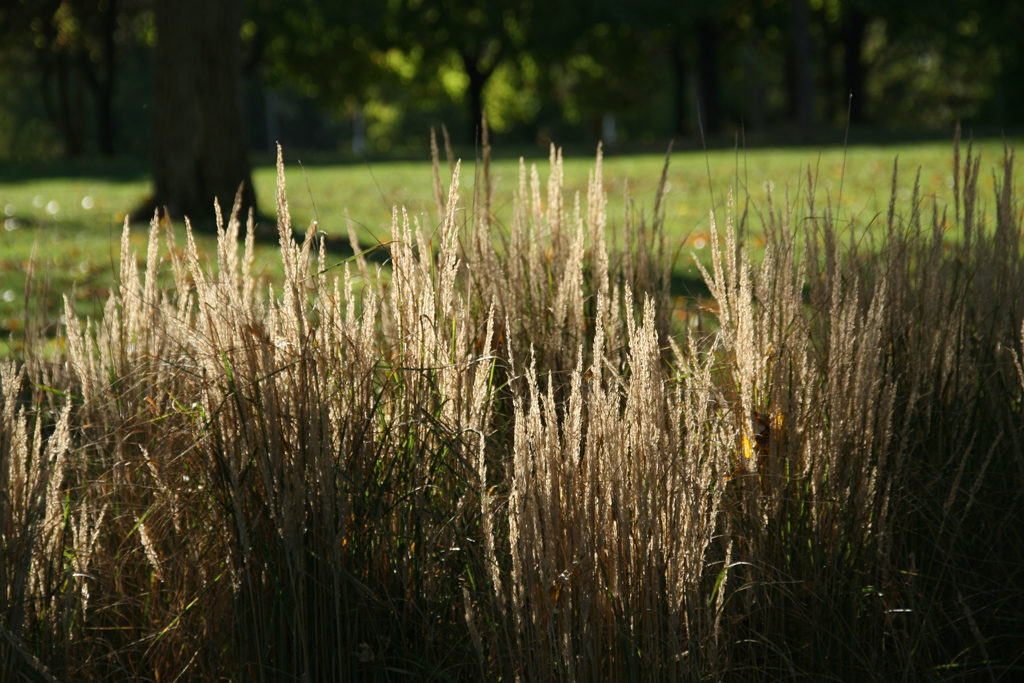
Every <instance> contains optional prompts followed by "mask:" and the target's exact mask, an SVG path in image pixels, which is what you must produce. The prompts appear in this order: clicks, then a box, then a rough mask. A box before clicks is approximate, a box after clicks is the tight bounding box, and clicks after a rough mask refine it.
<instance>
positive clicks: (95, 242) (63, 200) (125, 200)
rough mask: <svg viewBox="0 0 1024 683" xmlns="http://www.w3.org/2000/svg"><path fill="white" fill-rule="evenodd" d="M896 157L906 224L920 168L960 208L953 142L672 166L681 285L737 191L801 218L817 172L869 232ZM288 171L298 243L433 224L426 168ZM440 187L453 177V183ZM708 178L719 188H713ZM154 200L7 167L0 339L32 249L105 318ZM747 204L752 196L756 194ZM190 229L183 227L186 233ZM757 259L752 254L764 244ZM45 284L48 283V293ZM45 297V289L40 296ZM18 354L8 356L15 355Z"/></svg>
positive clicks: (267, 194)
mask: <svg viewBox="0 0 1024 683" xmlns="http://www.w3.org/2000/svg"><path fill="white" fill-rule="evenodd" d="M976 149H980V150H981V151H982V155H983V162H982V163H983V167H985V168H987V167H988V166H990V165H991V164H994V163H995V162H996V160H997V159H998V158H999V157H1000V156H1001V153H1002V142H1001V141H998V140H984V141H981V142H980V143H978V144H977V145H976ZM897 156H898V157H899V164H900V169H901V174H900V177H899V181H898V189H897V198H898V201H899V203H900V206H898V210H899V211H900V212H901V213H902V212H904V211H906V209H907V205H908V204H909V201H910V198H911V192H912V188H913V185H914V181H915V175H916V172H917V170H918V169H919V168H922V169H926V170H925V171H923V172H922V174H921V179H920V182H921V192H922V196H924V197H926V198H927V197H931V196H935V197H938V198H939V200H940V203H943V204H945V203H948V202H949V201H950V200H951V198H952V189H951V188H952V163H953V162H952V153H951V148H950V145H949V144H946V143H915V144H909V145H904V146H851V147H850V148H849V149H848V151H847V153H846V155H845V174H844V152H843V148H842V147H841V146H838V147H828V148H824V149H813V148H792V149H771V148H768V149H756V150H751V151H747V152H742V151H741V152H736V151H733V150H716V151H711V152H709V153H708V154H707V155H705V154H704V153H702V152H686V153H676V154H673V155H672V159H671V164H670V167H669V173H668V186H667V188H666V201H667V210H666V224H665V229H666V231H667V234H668V236H669V239H670V241H671V242H672V244H671V247H672V249H673V250H674V251H675V252H677V253H681V254H682V256H681V258H679V259H678V260H677V261H676V266H675V270H676V274H677V275H678V276H681V277H683V278H686V280H687V281H690V282H692V281H696V280H697V279H698V273H697V272H696V269H695V268H694V267H693V261H692V259H691V258H690V257H689V256H688V252H689V251H690V250H693V251H695V252H696V253H697V254H698V255H700V254H703V256H702V259H703V260H704V262H705V263H708V262H709V261H708V257H707V253H706V252H707V245H708V243H709V239H708V234H707V230H708V211H709V209H710V208H711V207H712V206H714V207H716V208H721V207H722V206H723V204H724V203H725V197H726V195H727V193H728V191H729V189H730V188H733V191H734V192H735V194H736V195H737V197H749V200H750V207H751V209H753V210H758V209H763V206H764V198H765V189H766V188H767V187H774V188H775V196H776V201H779V200H780V199H781V198H783V197H784V195H783V194H782V191H783V190H785V189H786V188H787V186H788V190H789V193H790V197H791V199H792V200H793V202H794V204H795V205H796V206H798V207H799V206H801V205H802V203H803V202H802V195H803V194H804V193H805V191H806V186H807V183H806V174H807V173H808V170H810V172H811V173H812V175H813V176H814V177H815V178H816V179H817V186H818V188H819V190H818V192H819V197H818V200H819V206H821V205H822V203H823V201H824V200H825V198H826V196H828V197H831V199H832V201H833V202H838V201H839V192H840V186H842V187H841V189H842V200H841V201H842V214H841V216H840V218H841V220H840V227H842V226H843V225H848V224H849V222H848V221H852V222H853V223H854V224H856V225H859V226H860V227H859V228H858V229H864V227H865V226H869V225H872V224H875V225H877V224H878V223H877V221H876V220H875V219H876V218H877V217H878V216H879V215H880V214H882V213H884V212H885V211H886V210H887V205H888V197H889V190H890V187H891V181H892V170H893V162H894V160H895V159H896V157H897ZM285 159H286V163H287V164H288V165H289V173H288V179H287V183H288V196H289V201H290V206H291V212H292V216H293V224H294V225H295V226H297V227H298V228H299V229H300V230H301V229H303V228H304V227H305V226H307V225H308V224H309V222H310V221H311V220H313V218H314V217H315V216H317V217H318V218H319V224H320V227H321V229H322V230H324V231H325V232H327V233H328V234H329V235H331V236H337V237H344V236H345V235H346V227H345V221H344V213H345V210H346V209H347V210H348V211H349V213H350V215H351V217H352V219H353V221H354V222H355V224H356V225H357V226H358V227H357V229H358V233H359V239H360V241H361V242H364V243H365V244H373V243H375V242H377V241H380V242H386V241H388V240H389V239H390V238H391V235H390V230H391V208H392V207H393V206H395V205H398V206H405V207H406V208H408V210H409V211H410V213H412V214H414V215H416V214H420V215H422V214H426V218H425V221H426V222H427V223H428V224H431V225H434V224H436V215H435V211H434V208H433V195H432V192H431V173H430V163H429V162H387V163H374V164H354V165H334V164H331V163H328V162H325V161H323V160H322V159H316V160H315V161H314V162H313V163H309V164H303V165H302V166H300V164H299V162H301V161H302V158H301V155H300V156H299V157H298V158H295V157H294V156H292V155H289V154H288V152H287V150H286V151H285ZM527 163H528V164H532V163H536V164H537V165H538V170H539V172H540V175H541V182H542V186H543V184H544V183H545V182H546V180H547V176H548V163H547V159H546V158H540V157H539V158H536V159H530V160H527ZM592 164H593V158H592V157H589V156H588V157H575V158H569V159H566V160H565V179H564V187H565V193H566V199H565V201H566V204H567V206H570V207H571V205H572V196H573V194H574V193H575V192H581V193H582V194H583V195H584V196H585V193H586V182H587V172H588V170H589V169H590V168H591V167H592ZM663 164H664V156H663V155H658V154H651V155H636V156H621V157H616V156H610V157H608V158H606V159H605V169H606V172H605V177H606V178H607V179H608V180H607V182H606V184H605V187H606V191H607V192H608V195H609V207H608V216H609V218H608V221H609V231H610V233H611V237H612V238H614V234H615V233H616V231H620V230H621V228H622V223H623V196H624V192H625V190H626V188H627V186H628V192H629V195H630V196H631V197H632V198H634V201H635V208H636V209H637V210H638V211H641V210H644V208H646V210H647V211H648V212H649V211H650V210H651V203H652V202H653V197H654V194H655V190H656V187H657V183H658V180H659V177H660V174H661V169H662V166H663ZM493 174H494V177H495V178H496V181H497V189H498V196H499V197H503V198H504V199H501V200H500V201H498V202H497V203H496V204H495V205H494V206H493V211H494V213H495V214H496V217H497V219H498V221H499V223H500V224H501V225H503V226H506V227H505V228H504V229H505V230H506V231H507V225H508V221H509V219H510V211H511V199H510V198H511V190H512V189H514V187H516V185H517V184H518V174H519V169H518V161H517V160H515V159H499V160H496V161H494V163H493ZM442 175H444V176H447V173H443V174H442ZM709 179H710V188H711V189H709ZM463 181H464V191H465V192H466V193H467V196H472V192H473V188H474V178H473V173H472V165H470V166H469V167H468V168H467V169H466V172H464V173H463ZM253 182H254V184H255V185H256V191H257V197H258V200H259V201H260V202H261V210H262V211H263V212H264V213H265V214H268V215H271V216H272V215H273V196H274V183H275V174H274V168H273V166H272V165H271V164H269V163H262V164H257V166H256V168H255V171H254V173H253ZM991 184H992V177H991V175H989V174H987V173H983V174H982V177H981V181H980V189H981V190H982V193H983V194H987V190H989V189H990V188H991ZM148 191H149V179H148V172H147V170H146V168H145V166H144V165H143V164H140V163H138V162H116V163H84V164H77V165H76V164H58V165H51V166H44V167H38V166H37V167H30V166H9V167H7V168H3V169H0V211H3V213H4V215H3V216H2V219H3V221H4V223H3V225H4V230H2V231H0V240H2V242H0V245H2V247H0V334H5V335H6V333H11V332H13V333H15V334H17V333H18V332H19V330H20V328H21V325H22V324H23V319H24V315H23V313H22V312H23V310H24V305H25V304H24V297H23V294H24V291H25V270H26V266H27V263H28V260H29V255H30V254H31V252H32V249H33V245H36V249H37V251H36V263H37V265H36V272H37V273H38V274H39V275H40V276H41V278H45V279H46V280H48V286H47V287H46V289H48V290H49V291H50V292H52V293H53V294H51V295H50V296H48V297H47V299H46V301H42V302H38V301H36V300H35V299H34V300H33V305H35V304H36V303H42V304H45V309H46V310H47V311H49V312H50V313H54V314H59V310H60V305H59V304H60V297H59V293H62V292H70V291H71V290H72V288H73V287H74V288H75V290H74V291H75V299H76V305H77V306H78V308H79V311H80V312H81V313H83V314H96V313H98V311H99V310H100V309H101V307H102V304H103V302H104V301H105V299H106V294H107V292H108V291H109V288H110V286H111V285H112V284H113V281H114V278H113V273H114V272H115V270H116V268H117V258H118V253H119V252H118V246H117V245H118V241H119V239H120V234H121V227H122V223H123V221H124V215H125V213H126V212H130V211H131V210H132V209H133V208H134V207H135V206H137V205H139V204H140V203H141V200H142V199H143V197H144V196H145V195H146V194H147V192H148ZM748 193H749V194H748ZM133 227H134V231H135V232H134V237H133V244H134V245H135V246H136V247H137V248H138V249H139V252H140V253H142V252H144V251H145V247H144V236H145V233H146V226H145V225H144V224H143V225H134V226H133ZM182 232H183V230H182V229H181V227H180V226H179V234H181V233H182ZM197 241H198V247H199V250H200V253H202V254H211V253H214V252H213V251H212V250H213V244H214V243H213V239H212V237H210V236H204V235H199V236H198V239H197ZM755 246H756V245H755ZM276 254H277V251H276V246H274V245H269V246H268V245H264V244H259V245H257V255H256V264H257V271H259V272H267V273H270V274H272V275H273V276H280V274H281V273H280V270H279V268H278V266H277V265H276V264H277V257H276ZM43 284H44V283H42V282H40V284H39V287H41V286H42V285H43ZM37 288H38V287H37ZM10 352H11V349H9V348H8V349H7V350H6V351H5V352H4V351H0V353H10Z"/></svg>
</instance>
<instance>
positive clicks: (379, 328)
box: [0, 140, 1024, 681]
mask: <svg viewBox="0 0 1024 683" xmlns="http://www.w3.org/2000/svg"><path fill="white" fill-rule="evenodd" d="M432 150H433V152H434V157H435V158H434V165H433V169H434V185H433V188H434V195H435V204H436V207H435V208H436V214H437V217H436V218H437V220H436V222H434V219H433V218H428V217H427V216H409V215H408V214H407V213H406V212H405V211H404V210H400V209H396V210H395V211H394V213H393V215H392V220H393V226H392V234H393V235H394V236H395V242H394V243H392V244H391V245H390V246H389V252H390V253H389V260H388V265H387V272H386V273H384V272H382V270H381V269H380V268H379V267H377V266H373V267H371V264H369V263H368V262H367V261H366V260H365V258H364V254H363V253H362V252H361V250H360V248H359V245H358V244H357V243H356V242H355V240H354V239H353V240H352V241H353V247H354V250H355V253H356V255H355V256H354V257H353V258H352V259H351V260H349V261H346V262H344V263H342V264H337V265H332V264H330V263H329V262H328V260H327V255H326V252H325V248H324V244H323V242H322V241H318V239H317V236H316V234H315V226H314V227H311V229H310V231H309V232H308V233H307V234H306V236H305V239H303V240H302V241H301V242H297V241H295V240H294V239H293V236H292V229H291V225H290V221H289V218H288V207H287V198H286V197H285V194H284V189H283V188H284V169H283V166H282V165H281V163H280V161H279V165H278V173H279V181H278V187H279V190H278V196H277V205H278V215H279V217H280V219H279V232H280V244H281V258H282V263H283V270H284V273H285V276H284V280H283V281H282V282H279V283H277V284H276V286H270V287H268V288H267V289H266V291H263V290H262V288H261V287H260V286H259V285H258V284H257V282H256V280H255V279H254V276H253V273H252V268H251V263H252V254H253V239H254V229H255V228H254V225H253V219H252V216H249V217H248V222H247V225H246V238H245V241H244V247H243V248H242V253H241V254H240V253H239V244H238V238H239V236H240V234H241V232H242V225H241V217H239V216H238V204H237V203H236V206H235V207H234V209H233V210H232V212H231V213H230V215H229V217H228V219H227V222H226V223H225V222H224V220H223V218H222V217H221V214H220V210H219V208H218V230H219V237H220V239H219V246H218V249H217V255H216V268H213V267H210V266H209V265H207V264H205V263H204V262H203V259H202V257H201V255H200V254H199V253H198V251H197V248H196V245H195V241H194V240H193V238H192V233H191V228H190V227H189V226H188V224H187V222H186V234H185V240H186V242H185V248H184V251H183V252H179V251H177V250H176V249H175V242H174V240H175V234H174V230H173V228H172V226H170V225H169V224H165V223H162V222H161V221H160V220H157V219H156V218H154V220H153V222H152V224H151V226H150V241H149V249H148V252H147V259H146V268H145V273H144V274H140V272H139V271H138V268H137V267H136V265H135V263H136V262H135V257H134V254H132V253H131V249H130V242H129V240H128V235H129V232H128V230H129V228H128V225H127V223H126V224H125V231H124V237H123V240H122V252H121V275H120V288H119V290H118V291H117V292H116V293H114V294H113V295H112V296H111V298H110V301H109V302H108V304H107V307H106V310H105V312H104V315H103V317H102V318H101V319H100V320H97V321H90V320H86V321H81V320H79V319H78V318H77V316H76V315H75V311H74V310H73V306H72V305H71V303H70V301H69V300H67V299H66V300H65V306H66V321H67V322H66V326H65V329H64V331H63V336H62V338H61V339H59V340H58V341H59V343H60V344H61V345H62V346H61V348H63V349H64V351H63V356H62V357H61V358H59V359H58V360H55V361H44V360H42V359H41V354H34V355H30V356H29V358H28V359H27V360H26V361H25V362H23V363H20V364H19V363H14V362H12V361H4V362H3V363H2V364H0V485H2V489H0V492H2V496H0V667H2V668H0V678H2V679H3V680H12V681H13V680H37V679H44V680H105V681H106V680H111V681H114V680H126V681H127V680H132V681H134V680H154V681H188V680H197V681H200V680H201V681H206V680H213V679H217V678H224V679H229V680H260V681H263V680H389V681H394V680H432V679H443V680H485V679H491V680H499V679H500V680H515V681H548V680H550V681H555V680H558V681H625V680H636V681H649V680H650V681H653V680H665V681H669V680H671V681H677V680H698V679H700V680H705V679H716V680H717V679H729V680H777V679H782V678H794V679H808V680H819V679H821V680H824V679H835V678H841V679H854V678H865V679H871V680H901V681H902V680H911V679H926V680H954V679H968V678H969V679H974V678H979V677H982V678H992V679H996V678H998V677H1000V676H1004V675H1007V674H1009V675H1011V676H1012V673H1011V672H1013V671H1019V670H1020V667H1021V661H1024V660H1022V657H1024V648H1022V646H1021V639H1020V637H1019V633H1020V628H1019V627H1020V623H1022V621H1021V620H1022V618H1024V599H1022V596H1024V590H1022V579H1024V577H1022V575H1021V569H1020V568H1021V567H1022V566H1024V557H1022V549H1024V538H1022V536H1024V532H1022V525H1021V524H1020V519H1021V518H1022V517H1021V515H1022V502H1024V501H1022V494H1024V448H1022V425H1024V419H1022V414H1021V411H1022V407H1021V406H1022V392H1024V370H1022V361H1021V353H1022V351H1024V347H1022V339H1021V337H1022V335H1024V327H1022V325H1024V322H1022V321H1024V300H1022V296H1024V273H1022V268H1021V259H1020V239H1021V211H1020V205H1019V203H1018V202H1017V199H1016V197H1015V194H1014V191H1015V190H1014V184H1013V183H1014V180H1013V166H1012V165H1013V156H1012V155H1011V154H1007V155H1006V158H1005V159H1004V161H1003V167H1002V172H1001V176H999V177H998V178H997V179H996V183H995V186H996V192H995V197H994V205H993V206H994V212H993V211H986V210H985V207H984V201H983V200H982V199H981V198H980V197H979V194H978V178H979V172H980V171H979V169H980V162H979V160H978V159H977V158H976V157H974V156H973V154H972V150H971V148H970V147H968V150H967V155H966V160H965V163H963V164H961V161H960V158H961V152H960V148H959V140H957V143H956V145H955V149H954V155H955V166H956V169H957V171H956V179H957V187H956V202H955V211H954V216H953V217H952V222H953V224H954V226H955V232H953V233H947V232H946V229H945V227H944V226H945V225H946V222H947V218H948V216H947V215H946V212H945V210H944V209H943V210H940V209H939V208H938V207H937V206H936V205H935V204H932V205H931V206H929V205H928V203H927V202H926V201H924V200H923V199H922V198H920V197H915V200H914V202H913V203H912V205H913V207H914V208H913V210H912V212H911V214H910V215H909V216H900V215H897V214H896V212H895V210H894V209H890V211H889V213H888V215H887V216H886V217H885V218H884V220H885V225H884V226H883V228H882V230H881V232H882V233H883V237H882V239H881V243H879V244H872V245H869V246H868V247H865V246H864V244H863V243H862V241H861V237H862V236H864V235H866V234H867V233H865V227H864V226H850V225H847V224H846V223H843V222H841V220H840V218H839V217H838V216H837V215H836V214H835V213H834V209H833V206H832V204H831V203H830V202H829V203H826V204H825V206H823V207H822V206H819V205H816V204H815V199H814V198H815V188H814V187H813V184H812V183H811V181H810V178H808V188H807V189H808V192H807V196H808V197H809V198H810V199H809V200H808V204H807V206H805V207H802V208H801V210H800V212H799V213H800V214H801V215H804V216H806V217H805V218H804V219H803V220H801V221H800V222H799V223H797V222H796V221H795V219H794V218H793V216H794V215H795V214H794V212H795V211H796V209H797V208H798V207H794V206H792V205H791V204H790V203H789V201H788V199H787V201H785V202H783V203H781V204H780V203H778V201H777V199H776V198H773V197H771V196H770V195H769V196H768V197H767V199H766V203H765V206H764V208H763V209H762V210H761V211H760V212H755V215H754V216H753V217H752V220H759V222H760V223H761V227H762V229H763V231H764V235H765V243H766V246H765V252H764V255H763V258H762V259H761V260H760V261H759V262H758V261H755V260H754V259H752V258H751V256H750V254H749V252H748V251H747V250H746V248H745V247H744V246H743V245H742V242H741V241H740V239H739V237H738V234H741V233H742V232H743V230H745V229H746V228H747V227H748V226H747V225H746V224H744V225H743V226H742V228H741V227H740V226H736V225H735V224H734V219H733V214H732V209H731V201H730V206H729V207H728V208H727V213H726V215H725V216H724V217H723V216H718V217H716V216H714V215H712V222H713V224H714V221H715V220H716V219H718V220H721V219H722V218H724V221H725V226H724V230H722V231H721V232H722V234H721V235H720V234H719V231H718V230H717V229H713V230H711V232H710V239H711V243H712V249H713V252H714V254H715V257H714V259H713V261H712V266H711V269H710V271H706V272H705V273H704V277H705V279H706V282H707V285H708V288H709V290H710V292H711V294H712V297H713V299H714V301H713V302H706V303H707V306H708V307H709V308H712V309H713V310H714V312H715V315H714V316H713V319H712V321H711V325H710V327H707V326H704V325H703V324H702V325H701V326H700V327H698V328H687V329H686V330H685V331H683V332H680V331H679V330H675V329H673V328H672V326H671V325H672V320H673V317H672V310H671V301H672V298H671V296H670V284H671V281H670V274H671V268H670V266H671V264H669V263H668V261H667V258H668V257H667V254H668V253H670V252H671V251H672V249H671V248H670V245H667V244H666V238H665V235H664V232H663V230H662V225H663V221H664V215H663V207H662V202H661V197H660V192H659V196H658V197H656V198H655V202H654V210H653V212H652V213H651V214H648V215H645V214H643V213H640V214H639V216H638V215H636V214H634V213H633V212H630V213H628V214H627V215H626V217H625V222H624V224H623V231H624V238H623V246H622V247H621V248H620V247H617V246H616V245H615V244H612V245H611V246H609V244H608V243H607V241H606V239H605V234H606V228H607V226H608V217H607V215H606V204H607V201H606V196H605V190H604V179H603V177H602V163H601V153H600V150H599V151H598V155H597V160H596V165H595V169H594V172H593V174H592V176H591V182H590V186H589V189H588V191H587V194H586V196H585V197H581V196H579V195H576V196H574V197H565V196H564V192H563V189H562V170H561V169H562V159H561V154H560V152H559V151H558V150H555V149H554V148H552V151H551V158H550V172H549V177H548V180H547V184H546V188H545V190H544V191H542V188H543V187H544V186H543V185H542V182H541V178H540V174H539V172H538V169H537V168H536V167H532V168H529V169H528V168H527V167H526V165H525V164H521V165H520V173H519V178H518V185H517V188H516V189H515V191H514V193H513V195H514V197H513V212H512V215H513V218H512V222H511V224H510V225H509V226H508V227H507V230H505V229H504V228H503V227H502V226H498V225H496V224H495V222H494V220H493V218H492V216H491V214H490V211H489V207H490V206H491V204H492V201H493V198H494V196H495V193H496V190H495V189H494V188H493V187H492V185H491V181H490V175H489V169H488V167H487V163H486V159H487V153H486V152H485V163H484V165H483V177H484V178H485V182H484V183H483V186H482V189H481V190H475V191H474V195H473V197H472V198H471V201H470V202H469V204H468V205H467V204H466V203H465V202H464V201H463V199H462V195H461V193H460V174H461V173H462V172H463V170H462V169H461V167H460V165H459V164H453V165H452V170H453V173H452V175H451V179H450V181H449V182H448V183H447V188H446V187H445V183H444V182H443V180H442V178H441V175H440V163H439V160H438V158H437V157H438V150H437V144H436V142H435V141H433V140H432ZM279 158H280V156H279ZM893 178H894V184H893V190H894V192H895V189H896V185H895V178H896V169H895V167H894V172H893ZM478 185H479V183H478ZM481 192H482V195H481ZM628 204H629V203H628V202H627V205H628ZM893 206H894V204H893ZM744 220H746V214H744ZM843 220H845V219H843ZM161 234H163V240H164V246H163V247H162V248H161V246H160V242H161ZM847 237H848V238H849V245H848V246H847V245H846V244H845V240H846V238H847ZM721 239H724V245H723V244H722V243H721V241H720V240H721ZM162 253H163V254H166V255H165V256H161V254H162ZM179 254H183V256H181V255H179ZM168 261H169V263H170V270H171V272H172V274H173V282H174V286H173V287H171V288H169V289H166V290H164V289H161V288H160V287H159V286H158V275H159V274H160V272H161V271H162V270H163V269H165V268H166V267H167V266H166V264H167V263H168ZM353 266H354V268H353ZM375 271H376V272H375ZM37 341H38V340H37Z"/></svg>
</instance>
